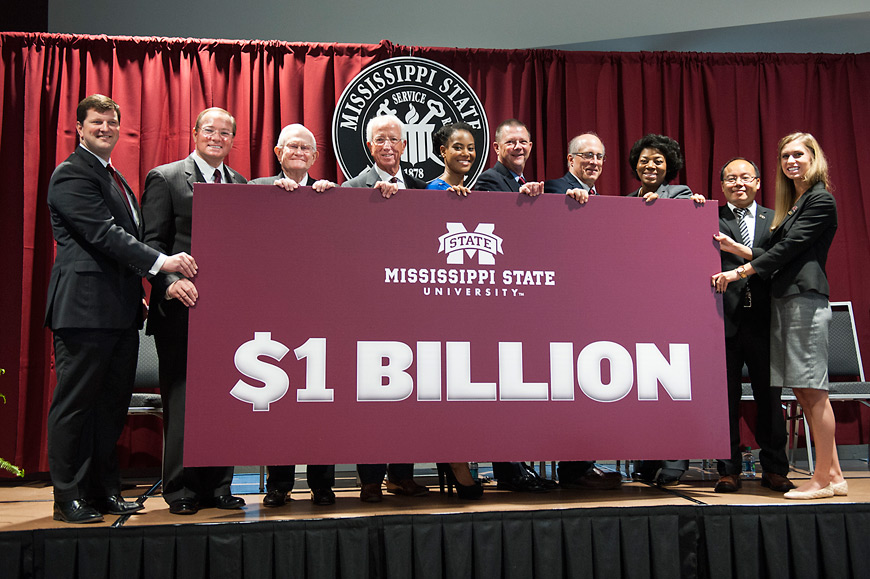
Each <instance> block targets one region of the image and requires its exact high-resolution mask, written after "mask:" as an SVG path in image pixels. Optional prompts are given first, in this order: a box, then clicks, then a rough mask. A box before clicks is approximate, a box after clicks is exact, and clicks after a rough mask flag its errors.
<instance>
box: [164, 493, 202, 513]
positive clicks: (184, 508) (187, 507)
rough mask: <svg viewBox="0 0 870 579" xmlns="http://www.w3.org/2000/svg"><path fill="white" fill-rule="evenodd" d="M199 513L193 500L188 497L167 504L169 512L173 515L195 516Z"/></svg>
mask: <svg viewBox="0 0 870 579" xmlns="http://www.w3.org/2000/svg"><path fill="white" fill-rule="evenodd" d="M197 511H199V507H198V506H197V504H196V500H195V499H191V498H189V497H187V498H183V499H175V500H174V501H172V502H171V503H169V512H170V513H172V514H173V515H195V514H196V513H197Z"/></svg>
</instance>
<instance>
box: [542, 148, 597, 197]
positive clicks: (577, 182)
mask: <svg viewBox="0 0 870 579" xmlns="http://www.w3.org/2000/svg"><path fill="white" fill-rule="evenodd" d="M604 158H605V156H604V143H602V142H601V139H599V138H598V135H596V134H595V133H593V132H590V131H587V132H585V133H580V134H579V135H577V136H576V137H574V138H573V139H571V142H570V143H568V172H567V173H565V176H564V177H560V178H559V179H550V180H549V181H547V182H545V183H544V193H561V194H562V195H567V196H568V197H571V198H572V199H575V200H577V201H578V202H579V203H581V204H582V203H586V201H587V200H588V199H589V196H590V195H598V191H597V190H596V189H595V182H596V181H598V178H599V177H600V176H601V172H602V171H603V170H604Z"/></svg>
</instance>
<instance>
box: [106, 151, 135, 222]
mask: <svg viewBox="0 0 870 579" xmlns="http://www.w3.org/2000/svg"><path fill="white" fill-rule="evenodd" d="M106 170H107V171H108V172H109V175H111V176H112V179H114V180H115V185H117V186H118V192H119V193H120V194H121V197H122V199H123V200H124V203H126V204H127V207H129V208H130V213H131V214H132V215H133V222H134V223H135V224H136V225H139V216H138V215H136V209H135V208H134V207H133V202H132V201H131V200H130V194H129V193H127V188H126V187H124V182H123V181H121V176H120V175H118V172H117V171H115V168H114V167H112V165H106Z"/></svg>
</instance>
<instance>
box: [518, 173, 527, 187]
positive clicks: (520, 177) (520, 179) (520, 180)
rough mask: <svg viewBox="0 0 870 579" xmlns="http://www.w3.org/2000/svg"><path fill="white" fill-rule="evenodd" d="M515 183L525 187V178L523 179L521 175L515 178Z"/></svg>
mask: <svg viewBox="0 0 870 579" xmlns="http://www.w3.org/2000/svg"><path fill="white" fill-rule="evenodd" d="M517 182H518V183H519V184H520V185H525V184H526V178H525V177H523V176H522V175H520V176H519V177H517Z"/></svg>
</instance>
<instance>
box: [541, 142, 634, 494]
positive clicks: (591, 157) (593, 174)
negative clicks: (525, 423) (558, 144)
mask: <svg viewBox="0 0 870 579" xmlns="http://www.w3.org/2000/svg"><path fill="white" fill-rule="evenodd" d="M603 169H604V143H602V142H601V139H599V138H598V135H596V134H595V133H592V132H585V133H581V134H579V135H577V136H576V137H574V138H573V139H571V142H570V143H568V172H567V173H565V176H564V177H560V178H559V179H550V180H549V181H547V182H545V183H544V192H545V193H558V194H561V195H567V196H568V197H571V198H572V199H574V200H576V201H577V202H578V203H581V204H583V203H586V201H588V200H589V196H590V195H597V194H598V192H597V191H596V190H595V182H596V181H598V178H599V177H600V176H601V171H602V170H603ZM621 484H622V475H620V474H619V473H618V472H606V471H603V470H601V469H600V468H598V467H596V466H595V463H594V462H592V461H588V460H563V461H561V462H560V463H559V486H561V487H562V488H566V489H582V490H594V489H598V490H607V489H614V488H616V487H618V486H620V485H621Z"/></svg>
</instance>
